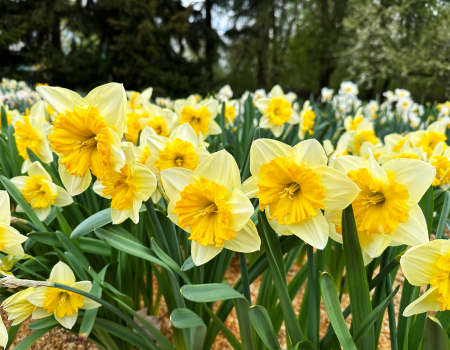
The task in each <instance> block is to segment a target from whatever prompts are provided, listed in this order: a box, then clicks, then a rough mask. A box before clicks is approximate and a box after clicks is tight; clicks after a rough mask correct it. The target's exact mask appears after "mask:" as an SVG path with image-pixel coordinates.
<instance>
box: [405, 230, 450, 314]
mask: <svg viewBox="0 0 450 350" xmlns="http://www.w3.org/2000/svg"><path fill="white" fill-rule="evenodd" d="M400 265H401V267H402V271H403V273H404V275H405V277H406V279H407V280H408V281H409V283H411V284H412V285H413V286H421V287H422V286H426V285H428V284H430V288H429V289H428V290H427V291H426V292H425V293H424V294H422V295H421V296H420V297H419V298H417V299H416V300H415V301H413V302H412V303H411V304H409V305H408V306H407V307H406V308H405V311H404V312H403V316H405V317H408V316H412V315H417V314H421V313H423V312H427V311H438V310H441V311H446V310H450V283H449V281H450V241H448V240H444V239H437V240H434V241H431V242H428V243H425V244H421V245H418V246H415V247H412V248H411V249H409V250H408V251H407V252H406V253H405V254H404V255H403V256H402V258H401V259H400Z"/></svg>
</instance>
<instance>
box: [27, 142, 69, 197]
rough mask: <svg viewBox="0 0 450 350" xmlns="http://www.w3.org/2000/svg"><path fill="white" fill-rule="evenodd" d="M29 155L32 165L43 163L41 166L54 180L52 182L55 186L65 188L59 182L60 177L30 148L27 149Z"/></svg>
mask: <svg viewBox="0 0 450 350" xmlns="http://www.w3.org/2000/svg"><path fill="white" fill-rule="evenodd" d="M27 154H28V157H29V158H30V160H31V162H32V163H34V162H39V163H41V165H42V166H43V167H44V169H45V171H46V172H47V173H49V174H50V176H51V178H52V182H53V183H54V184H55V185H58V186H61V187H63V188H64V186H63V184H62V183H61V181H60V180H59V177H58V176H56V175H55V173H54V172H53V169H52V168H51V167H50V166H49V165H48V164H45V163H44V162H42V161H41V159H40V158H39V157H38V156H37V155H36V154H35V153H34V152H33V151H32V150H31V149H29V148H27Z"/></svg>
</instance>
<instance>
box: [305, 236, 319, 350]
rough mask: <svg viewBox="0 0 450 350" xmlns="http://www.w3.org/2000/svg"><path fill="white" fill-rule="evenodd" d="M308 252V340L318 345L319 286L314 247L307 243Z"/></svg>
mask: <svg viewBox="0 0 450 350" xmlns="http://www.w3.org/2000/svg"><path fill="white" fill-rule="evenodd" d="M306 254H307V256H308V304H309V308H308V340H309V341H310V342H312V343H313V344H314V346H315V347H317V345H318V343H319V328H318V318H317V310H316V309H317V307H316V306H317V292H318V291H317V288H316V276H315V274H316V271H315V266H314V248H313V247H312V246H311V245H309V244H307V246H306Z"/></svg>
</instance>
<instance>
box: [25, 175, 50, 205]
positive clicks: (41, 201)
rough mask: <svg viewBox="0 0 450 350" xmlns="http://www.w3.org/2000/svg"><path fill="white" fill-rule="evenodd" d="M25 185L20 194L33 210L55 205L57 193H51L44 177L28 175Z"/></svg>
mask: <svg viewBox="0 0 450 350" xmlns="http://www.w3.org/2000/svg"><path fill="white" fill-rule="evenodd" d="M25 183H26V186H25V188H24V189H23V190H22V194H23V197H24V198H25V200H26V201H27V202H28V203H30V204H31V206H32V207H33V208H47V207H48V206H49V205H51V204H55V199H56V197H57V196H58V193H57V192H55V193H53V191H52V190H51V188H50V186H49V185H48V183H47V180H46V179H45V177H44V176H42V175H37V176H33V175H30V178H28V179H26V180H25Z"/></svg>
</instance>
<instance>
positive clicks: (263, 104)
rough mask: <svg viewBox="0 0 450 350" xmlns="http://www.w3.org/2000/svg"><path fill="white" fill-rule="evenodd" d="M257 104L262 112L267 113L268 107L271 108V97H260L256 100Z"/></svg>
mask: <svg viewBox="0 0 450 350" xmlns="http://www.w3.org/2000/svg"><path fill="white" fill-rule="evenodd" d="M255 105H256V108H258V109H259V111H260V112H261V114H265V113H266V111H267V108H269V105H270V98H260V99H258V100H257V101H256V102H255ZM261 126H262V125H261Z"/></svg>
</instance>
